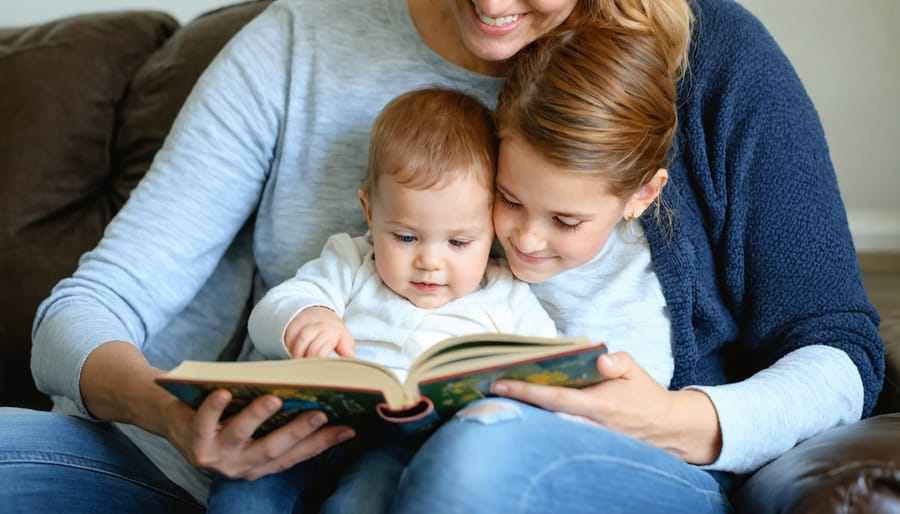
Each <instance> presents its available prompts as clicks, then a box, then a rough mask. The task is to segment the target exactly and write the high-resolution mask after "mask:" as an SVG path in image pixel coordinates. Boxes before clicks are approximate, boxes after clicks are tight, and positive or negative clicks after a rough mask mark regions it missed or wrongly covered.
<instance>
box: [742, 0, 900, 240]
mask: <svg viewBox="0 0 900 514" xmlns="http://www.w3.org/2000/svg"><path fill="white" fill-rule="evenodd" d="M740 2H741V3H742V4H743V5H744V6H745V7H747V8H748V9H749V10H750V11H752V12H753V13H754V14H756V15H757V16H758V17H759V18H760V19H761V20H762V21H763V22H764V23H765V24H766V26H767V27H768V28H769V31H770V32H771V33H772V35H773V36H774V37H775V39H776V40H777V41H778V42H779V44H780V45H781V47H782V49H783V50H784V51H785V53H786V54H787V55H788V57H789V58H790V59H791V61H792V62H793V63H794V66H795V67H796V68H797V72H798V74H799V75H800V78H801V79H802V80H803V82H804V84H806V87H807V90H808V92H809V94H810V96H811V97H812V99H813V101H814V102H815V104H816V106H817V108H818V110H819V115H820V117H821V118H822V122H823V124H824V125H825V133H826V135H827V137H828V142H829V145H830V146H831V156H832V160H833V161H834V166H835V169H836V170H837V175H838V181H839V183H840V187H841V193H842V195H843V197H844V203H845V204H846V206H847V212H848V215H849V217H850V227H851V230H852V231H853V237H854V240H855V242H856V245H857V248H859V249H864V250H895V251H900V94H898V88H900V1H898V0H852V1H846V0H789V1H785V0H740Z"/></svg>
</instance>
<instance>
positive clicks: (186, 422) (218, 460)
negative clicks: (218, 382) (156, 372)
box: [163, 390, 355, 480]
mask: <svg viewBox="0 0 900 514" xmlns="http://www.w3.org/2000/svg"><path fill="white" fill-rule="evenodd" d="M230 399H231V395H230V393H229V392H228V391H225V390H219V391H216V392H214V393H212V394H211V395H209V397H208V398H206V400H205V401H204V402H203V404H201V405H200V408H198V409H197V410H196V411H194V410H193V409H191V408H190V407H188V406H187V405H185V404H184V403H182V402H181V401H180V400H178V399H177V398H175V397H174V396H173V397H172V400H171V403H170V404H169V405H167V406H166V408H165V409H164V411H163V415H164V416H166V417H167V418H168V419H166V423H165V425H166V426H167V427H168V428H169V430H168V433H167V438H168V439H169V441H170V442H172V444H174V445H175V447H176V448H178V450H179V451H180V452H181V453H182V454H183V455H184V456H185V457H186V458H187V460H188V461H189V462H190V463H191V464H193V465H195V466H198V467H201V468H206V469H211V470H213V471H216V472H218V473H221V474H222V475H224V476H226V477H228V478H232V479H235V478H242V479H247V480H255V479H257V478H260V477H262V476H265V475H268V474H270V473H274V472H278V471H283V470H285V469H287V468H289V467H291V466H293V465H295V464H297V463H299V462H302V461H305V460H307V459H310V458H312V457H314V456H316V455H318V454H319V453H321V452H323V451H325V450H326V449H328V448H331V447H332V446H334V445H336V444H339V443H341V442H343V441H346V440H347V439H350V438H352V437H354V436H355V433H354V432H353V430H352V429H351V428H349V427H345V426H330V427H324V428H321V427H322V425H324V424H325V421H326V418H325V414H323V413H322V412H319V411H311V412H306V413H303V414H301V415H299V416H297V417H296V418H295V419H293V420H292V421H290V422H289V423H287V424H285V425H284V426H282V427H281V428H279V429H277V430H275V431H273V432H271V433H269V434H267V435H266V436H265V437H262V438H260V439H253V438H252V435H253V432H254V431H255V430H256V429H257V428H258V427H259V425H260V424H261V423H262V422H263V421H265V420H266V418H268V417H269V416H271V415H272V414H273V413H274V412H275V411H277V410H278V408H279V407H280V406H281V400H279V399H278V398H277V397H275V396H263V397H260V398H257V399H256V400H254V401H253V402H252V403H251V404H249V405H248V406H247V407H245V408H244V409H243V410H242V411H240V412H239V413H237V414H235V415H234V416H231V417H229V418H228V419H226V420H222V419H221V417H222V413H223V411H224V409H225V406H226V405H228V402H229V401H230Z"/></svg>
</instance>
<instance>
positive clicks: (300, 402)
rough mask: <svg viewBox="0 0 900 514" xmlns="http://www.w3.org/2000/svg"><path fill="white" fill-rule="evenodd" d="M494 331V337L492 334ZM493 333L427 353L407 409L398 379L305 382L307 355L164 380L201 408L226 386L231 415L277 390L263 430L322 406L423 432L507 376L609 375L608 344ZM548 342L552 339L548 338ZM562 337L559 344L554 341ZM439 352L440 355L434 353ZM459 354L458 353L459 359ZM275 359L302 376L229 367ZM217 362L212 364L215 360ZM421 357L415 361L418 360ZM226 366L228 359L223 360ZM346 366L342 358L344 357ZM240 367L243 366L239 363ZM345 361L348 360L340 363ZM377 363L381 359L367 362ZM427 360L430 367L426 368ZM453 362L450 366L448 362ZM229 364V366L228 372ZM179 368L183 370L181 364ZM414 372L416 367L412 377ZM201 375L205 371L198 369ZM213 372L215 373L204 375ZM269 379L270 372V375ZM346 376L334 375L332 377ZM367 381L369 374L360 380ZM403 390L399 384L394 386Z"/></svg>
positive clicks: (332, 417)
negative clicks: (602, 362)
mask: <svg viewBox="0 0 900 514" xmlns="http://www.w3.org/2000/svg"><path fill="white" fill-rule="evenodd" d="M491 337H493V338H494V339H491ZM496 337H497V335H496V334H493V335H491V336H490V337H486V338H484V339H483V340H479V339H471V338H470V339H468V340H467V341H459V342H457V343H456V344H453V345H449V346H447V348H440V349H438V351H432V352H429V355H428V356H427V357H428V358H429V359H431V360H433V361H440V362H439V363H438V364H436V365H435V366H434V368H433V369H430V370H428V371H424V372H423V374H424V376H423V377H422V378H420V379H419V380H418V389H417V390H416V389H415V388H414V387H412V388H411V389H410V390H409V391H407V392H408V393H409V396H410V397H409V398H407V399H406V400H404V402H405V404H404V405H403V406H402V408H397V409H393V410H392V409H390V408H389V407H388V405H387V403H386V398H385V394H384V392H383V390H384V388H386V387H390V388H391V389H398V388H402V387H403V385H401V384H400V383H399V382H397V381H396V379H394V378H393V376H392V375H391V376H390V378H387V379H385V380H382V383H380V384H377V383H372V384H368V385H365V384H360V383H356V384H355V385H349V384H350V383H351V382H352V380H349V379H348V380H347V381H346V382H347V384H348V385H343V384H341V385H334V384H333V383H332V384H330V385H315V384H312V383H303V382H304V375H303V373H302V371H303V369H302V368H303V367H309V366H308V365H313V366H314V365H315V364H314V363H310V362H308V361H309V360H310V359H299V360H292V361H264V362H252V363H249V362H248V363H202V364H203V365H204V366H206V367H207V368H208V369H213V370H214V371H218V367H217V366H219V367H221V369H222V372H221V373H219V374H218V375H219V376H220V377H225V378H223V379H221V380H215V379H209V378H197V376H195V377H193V378H192V377H191V374H190V372H189V371H185V372H183V373H180V374H179V373H175V374H174V375H172V374H170V375H169V376H167V375H164V376H163V377H160V378H159V379H157V383H158V384H159V385H161V386H162V387H164V388H165V389H167V390H168V391H170V392H171V393H172V394H174V395H175V396H177V397H179V398H180V399H181V400H183V401H184V402H185V403H187V404H188V405H190V406H192V407H194V408H196V407H198V406H199V405H200V403H202V401H203V399H204V398H206V396H207V395H209V394H210V393H211V392H213V391H215V390H217V389H227V390H228V391H230V392H231V395H232V397H233V400H232V402H231V403H230V404H229V405H228V407H227V408H226V412H225V415H226V416H230V415H232V414H235V413H237V412H238V411H240V410H241V409H242V408H243V407H245V406H246V405H247V404H249V403H250V402H251V401H253V400H254V399H255V398H258V397H259V396H262V395H265V394H273V395H275V396H278V397H279V398H281V399H282V401H283V406H282V408H281V410H280V411H279V412H277V413H276V414H274V415H273V416H272V417H271V418H269V419H268V420H267V421H266V422H265V423H264V424H263V426H262V427H260V430H259V431H258V432H257V434H256V435H257V436H260V435H264V434H265V433H268V432H270V431H271V430H274V429H275V428H277V427H279V426H281V425H283V424H284V423H286V422H287V421H288V420H290V419H292V418H293V417H294V416H296V415H297V414H299V413H301V412H304V411H308V410H314V409H318V410H321V411H323V412H324V413H325V414H326V415H327V416H328V420H329V424H346V425H351V426H354V427H356V428H357V429H358V430H367V429H370V428H372V427H374V428H375V429H378V430H383V429H384V428H385V427H386V426H387V427H390V426H391V425H395V426H393V427H390V429H391V430H394V431H396V432H398V433H402V434H409V433H422V432H427V431H430V430H432V429H434V428H435V427H436V426H437V425H439V424H440V423H442V422H443V421H445V420H446V419H448V418H449V417H451V416H452V415H453V414H454V413H455V412H456V411H458V410H459V409H461V408H462V407H464V406H465V405H467V404H469V403H471V402H473V401H475V400H478V399H480V398H485V397H488V396H491V393H490V388H491V384H492V383H493V382H494V381H496V380H499V379H501V378H509V379H516V380H524V381H527V382H532V383H537V384H545V385H555V386H568V387H584V386H587V385H591V384H595V383H597V382H600V381H602V379H603V377H601V376H600V374H599V373H598V371H597V364H596V361H597V358H598V357H599V356H600V355H602V354H604V353H606V351H607V349H606V346H605V345H602V344H599V345H597V344H587V343H586V342H584V341H583V340H579V341H580V342H577V343H575V344H573V345H571V346H565V345H559V346H558V347H553V346H551V347H545V346H544V345H541V344H539V343H535V342H533V341H534V340H533V339H530V340H527V341H525V340H523V341H525V342H523V343H522V344H518V343H515V342H510V341H498V340H496ZM546 341H549V340H546ZM554 344H557V343H554ZM509 347H516V350H517V351H518V352H521V351H524V352H525V353H522V354H519V353H517V352H510V351H509ZM535 348H540V349H541V351H543V354H542V355H535V354H534V353H529V351H533V350H534V349H535ZM495 353H502V354H503V355H507V354H509V355H511V356H510V357H509V359H507V360H512V361H514V362H512V363H510V362H506V363H500V364H498V363H496V362H494V364H493V365H484V361H483V358H484V357H485V356H486V355H487V356H489V357H494V356H495ZM436 356H440V357H439V358H437V359H436V358H435V357H436ZM457 356H459V357H458V358H457ZM335 360H338V361H339V360H346V361H349V362H348V366H347V370H348V371H347V372H346V377H348V378H351V377H353V376H354V375H355V374H356V373H354V365H355V366H357V368H356V369H357V370H358V369H359V361H357V360H355V359H345V358H342V359H329V361H330V362H329V365H330V366H332V367H334V364H335V363H334V361H335ZM269 363H280V364H278V365H279V366H280V367H282V368H283V367H284V366H285V365H287V366H292V364H287V363H295V364H299V366H297V372H296V374H295V377H296V378H294V377H291V378H290V379H289V380H287V379H286V380H279V379H277V378H273V379H272V380H268V379H267V380H265V381H264V382H263V381H254V380H239V379H237V378H235V377H236V375H235V373H234V372H233V371H230V370H234V369H243V367H244V366H245V365H253V366H259V365H262V366H263V367H258V368H257V369H260V370H265V369H267V368H265V366H266V365H267V364H269ZM210 364H212V366H210ZM417 364H419V362H418V361H417V362H416V363H414V364H413V367H416V366H417ZM221 365H224V366H221ZM339 365H340V364H339ZM236 366H237V367H236ZM340 366H341V367H342V368H343V365H340ZM364 367H366V368H371V367H376V368H377V365H372V364H366V365H365V366H364ZM424 368H427V366H423V369H424ZM445 368H449V371H447V372H444V371H443V369H445ZM226 370H229V371H228V372H226ZM175 371H178V370H177V369H176V370H175ZM413 374H414V373H413V371H411V372H410V375H411V379H413V380H415V377H412V375H413ZM198 376H199V375H198ZM204 376H206V377H208V376H209V375H204ZM267 378H268V377H267ZM336 381H339V380H338V379H332V382H336ZM357 382H362V381H357ZM395 394H396V391H395Z"/></svg>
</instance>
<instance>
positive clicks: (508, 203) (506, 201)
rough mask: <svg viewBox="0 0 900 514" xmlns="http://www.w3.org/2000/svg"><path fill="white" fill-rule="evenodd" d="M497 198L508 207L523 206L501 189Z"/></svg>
mask: <svg viewBox="0 0 900 514" xmlns="http://www.w3.org/2000/svg"><path fill="white" fill-rule="evenodd" d="M497 198H499V199H500V203H501V204H503V207H506V208H507V209H518V208H519V207H521V206H522V204H520V203H518V202H514V201H512V200H510V199H509V198H507V197H506V195H505V194H503V193H501V192H499V191H497Z"/></svg>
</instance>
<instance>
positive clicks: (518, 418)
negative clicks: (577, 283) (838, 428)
mask: <svg viewBox="0 0 900 514" xmlns="http://www.w3.org/2000/svg"><path fill="white" fill-rule="evenodd" d="M728 511H729V507H728V501H727V499H726V496H725V494H724V493H723V492H722V491H721V490H720V487H719V483H718V482H717V481H716V479H715V478H714V477H713V476H712V475H711V474H709V473H707V472H705V471H703V470H701V469H699V468H697V467H696V466H692V465H689V464H687V463H685V462H684V461H682V460H681V459H678V458H677V457H675V456H674V455H671V454H669V453H668V452H665V451H663V450H660V449H658V448H655V447H653V446H650V445H647V444H645V443H642V442H640V441H638V440H635V439H633V438H630V437H627V436H623V435H621V434H618V433H616V432H613V431H611V430H608V429H606V428H603V427H600V426H597V425H593V424H588V423H584V422H581V421H576V420H572V419H567V418H564V417H562V416H559V415H557V414H553V413H551V412H547V411H544V410H541V409H537V408H534V407H531V406H528V405H524V404H521V403H518V402H513V401H510V400H500V399H489V400H482V401H480V402H478V403H475V404H472V405H471V406H469V407H468V408H467V409H464V410H463V411H462V412H460V413H459V414H457V416H456V417H455V418H454V419H453V420H452V421H449V422H448V423H446V424H445V425H444V426H442V427H441V428H440V429H439V430H438V431H437V432H436V433H435V434H434V435H433V436H431V438H430V439H428V440H427V441H426V442H425V444H424V445H423V446H422V448H421V449H420V450H419V452H418V453H417V454H416V455H415V457H414V458H413V460H412V462H411V463H410V464H409V466H408V467H407V469H406V471H405V473H404V474H403V478H402V479H401V482H400V485H399V488H398V490H397V493H396V496H395V498H394V503H393V505H392V507H391V512H394V513H397V514H406V513H418V512H441V513H446V514H451V513H457V512H458V513H462V514H471V513H481V512H484V513H496V512H503V513H531V512H533V513H546V512H603V513H607V514H609V513H633V512H640V513H653V512H663V513H686V514H687V513H690V514H701V513H726V512H728Z"/></svg>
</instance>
